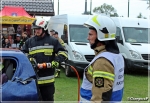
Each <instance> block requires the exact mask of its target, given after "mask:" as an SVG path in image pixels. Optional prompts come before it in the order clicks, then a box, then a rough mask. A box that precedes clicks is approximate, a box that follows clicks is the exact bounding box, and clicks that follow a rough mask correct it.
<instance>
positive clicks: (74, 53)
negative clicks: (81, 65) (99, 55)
mask: <svg viewBox="0 0 150 103" xmlns="http://www.w3.org/2000/svg"><path fill="white" fill-rule="evenodd" d="M72 52H73V57H74V59H75V60H80V61H81V60H82V61H84V58H83V56H82V55H81V54H80V53H79V52H77V51H74V50H73V51H72Z"/></svg>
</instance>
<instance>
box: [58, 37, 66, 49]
mask: <svg viewBox="0 0 150 103" xmlns="http://www.w3.org/2000/svg"><path fill="white" fill-rule="evenodd" d="M58 41H59V43H60V44H61V45H62V46H63V47H64V48H65V44H64V41H63V40H62V39H61V38H59V37H58Z"/></svg>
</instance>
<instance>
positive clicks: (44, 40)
mask: <svg viewBox="0 0 150 103" xmlns="http://www.w3.org/2000/svg"><path fill="white" fill-rule="evenodd" d="M47 24H48V22H47V21H46V20H45V19H43V18H38V19H37V20H36V21H35V22H34V23H33V26H32V28H33V29H34V33H35V36H34V37H31V38H29V39H27V40H26V42H25V43H24V45H23V47H22V51H23V52H25V53H28V55H29V57H32V58H34V59H35V60H36V62H37V64H38V65H37V68H36V69H37V74H38V76H39V78H38V85H39V89H40V93H41V96H42V100H43V101H51V103H52V102H53V101H54V92H55V86H54V72H55V68H58V67H59V66H60V64H61V62H63V61H65V60H66V59H67V52H66V51H65V49H64V48H63V47H62V45H61V44H60V43H59V41H58V40H57V39H55V38H53V37H52V36H50V35H49V33H48V30H47V29H48V28H47ZM55 54H57V56H56V55H55Z"/></svg>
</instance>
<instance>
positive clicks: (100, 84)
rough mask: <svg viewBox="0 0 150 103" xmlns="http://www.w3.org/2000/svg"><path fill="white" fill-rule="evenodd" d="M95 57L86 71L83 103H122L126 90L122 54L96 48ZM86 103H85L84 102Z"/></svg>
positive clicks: (82, 96)
mask: <svg viewBox="0 0 150 103" xmlns="http://www.w3.org/2000/svg"><path fill="white" fill-rule="evenodd" d="M94 50H95V54H96V55H95V57H94V59H93V60H92V61H91V63H90V64H89V65H88V66H87V67H86V68H85V70H84V77H83V83H82V86H81V89H80V96H81V101H91V102H92V101H93V102H94V103H101V102H102V101H121V100H122V96H123V88H124V60H123V57H122V55H121V54H114V53H111V52H107V51H106V50H105V46H100V47H96V48H95V49H94ZM82 103H84V102H82Z"/></svg>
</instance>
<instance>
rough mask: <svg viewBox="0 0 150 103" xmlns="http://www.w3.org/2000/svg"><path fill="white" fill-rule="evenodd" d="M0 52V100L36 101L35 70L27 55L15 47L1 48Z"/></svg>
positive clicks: (37, 91)
mask: <svg viewBox="0 0 150 103" xmlns="http://www.w3.org/2000/svg"><path fill="white" fill-rule="evenodd" d="M0 52H1V56H2V57H1V64H3V68H2V70H1V71H0V72H1V73H0V77H1V78H2V83H1V84H0V90H1V92H0V96H1V97H0V99H1V101H38V100H39V89H38V85H37V76H36V71H35V70H34V68H33V66H32V64H31V63H30V61H29V59H28V58H27V56H26V55H25V54H24V53H23V52H21V51H20V50H17V49H8V48H7V49H6V48H2V49H1V50H0ZM5 76H6V77H5Z"/></svg>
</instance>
